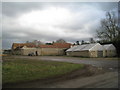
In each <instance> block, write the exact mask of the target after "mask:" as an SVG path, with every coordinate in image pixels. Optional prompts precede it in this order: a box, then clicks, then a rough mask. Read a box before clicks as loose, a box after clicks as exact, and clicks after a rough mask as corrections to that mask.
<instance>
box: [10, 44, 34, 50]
mask: <svg viewBox="0 0 120 90" xmlns="http://www.w3.org/2000/svg"><path fill="white" fill-rule="evenodd" d="M23 46H27V47H35V45H34V44H32V43H13V45H12V48H13V49H16V48H22V47H23Z"/></svg>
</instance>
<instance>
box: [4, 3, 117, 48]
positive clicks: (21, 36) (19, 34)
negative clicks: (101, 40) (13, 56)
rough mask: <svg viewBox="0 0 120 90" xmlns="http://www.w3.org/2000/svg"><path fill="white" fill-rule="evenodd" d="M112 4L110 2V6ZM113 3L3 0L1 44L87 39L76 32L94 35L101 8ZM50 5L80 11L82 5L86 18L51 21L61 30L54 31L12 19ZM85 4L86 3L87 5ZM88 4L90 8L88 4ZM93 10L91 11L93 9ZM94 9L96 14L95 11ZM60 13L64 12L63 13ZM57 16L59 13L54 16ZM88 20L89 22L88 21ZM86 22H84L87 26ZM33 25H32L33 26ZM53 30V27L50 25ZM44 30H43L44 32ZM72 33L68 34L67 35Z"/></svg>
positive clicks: (108, 8)
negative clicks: (5, 0)
mask: <svg viewBox="0 0 120 90" xmlns="http://www.w3.org/2000/svg"><path fill="white" fill-rule="evenodd" d="M111 5H112V6H111ZM116 5H117V3H40V2H39V3H38V2H37V3H36V2H29V3H28V2H27V3H26V2H16V3H15V2H9V3H8V2H4V3H2V8H3V32H2V33H3V40H2V43H3V48H8V47H9V48H10V47H11V45H12V43H13V42H25V41H28V40H31V41H32V40H41V41H42V40H43V41H55V40H57V39H59V38H63V39H65V40H66V41H68V42H75V41H77V40H78V41H81V40H89V39H88V37H86V36H85V37H81V38H80V37H79V33H81V32H83V34H85V33H87V34H90V35H91V36H94V35H95V30H96V29H97V27H98V26H99V21H100V19H101V17H104V16H103V15H104V12H105V11H110V10H111V9H113V8H116ZM50 6H56V7H57V6H58V7H64V8H67V9H69V10H70V11H71V12H72V13H77V12H85V11H81V7H82V6H84V7H86V8H88V9H90V10H89V12H86V14H87V15H86V16H87V18H82V15H79V17H76V18H73V20H72V21H71V22H66V23H63V24H61V25H54V26H53V27H54V28H58V29H61V30H62V32H63V35H62V34H59V33H56V32H57V31H53V32H50V31H49V30H48V31H47V30H46V29H45V28H44V29H38V30H35V29H34V28H31V27H27V28H26V27H21V26H20V25H19V24H17V22H16V21H15V20H16V19H17V18H18V16H21V15H22V14H24V13H27V12H30V11H32V10H33V11H34V10H44V9H47V8H48V7H50ZM87 6H88V7H87ZM89 7H92V8H89ZM94 10H95V11H94ZM96 13H98V14H96ZM63 14H64V13H63ZM58 18H59V17H58ZM89 24H90V25H89ZM87 25H88V26H87ZM33 27H34V26H33ZM53 30H55V29H53ZM44 31H46V32H44ZM71 34H72V35H71Z"/></svg>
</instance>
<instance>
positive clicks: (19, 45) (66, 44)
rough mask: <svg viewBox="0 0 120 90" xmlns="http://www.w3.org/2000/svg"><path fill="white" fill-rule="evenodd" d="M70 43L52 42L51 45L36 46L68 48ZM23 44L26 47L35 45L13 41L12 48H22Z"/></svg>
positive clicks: (41, 46)
mask: <svg viewBox="0 0 120 90" xmlns="http://www.w3.org/2000/svg"><path fill="white" fill-rule="evenodd" d="M71 45H72V44H70V43H54V44H53V45H39V46H37V47H40V48H70V47H71ZM23 46H27V47H31V48H32V47H36V45H34V44H32V43H13V45H12V48H13V49H17V48H22V47H23Z"/></svg>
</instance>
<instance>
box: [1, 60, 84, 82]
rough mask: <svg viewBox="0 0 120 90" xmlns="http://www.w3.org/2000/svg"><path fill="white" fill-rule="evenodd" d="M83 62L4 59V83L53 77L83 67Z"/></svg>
mask: <svg viewBox="0 0 120 90" xmlns="http://www.w3.org/2000/svg"><path fill="white" fill-rule="evenodd" d="M83 67H84V65H83V64H72V63H66V62H55V61H41V60H39V61H38V60H25V59H17V60H15V59H14V60H3V65H2V78H3V84H5V83H16V82H25V81H32V80H38V79H45V78H51V77H55V76H59V75H63V74H65V73H68V72H71V71H74V70H76V69H82V68H83Z"/></svg>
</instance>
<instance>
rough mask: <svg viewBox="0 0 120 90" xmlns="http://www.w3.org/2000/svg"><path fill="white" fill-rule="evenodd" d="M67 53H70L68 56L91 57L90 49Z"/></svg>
mask: <svg viewBox="0 0 120 90" xmlns="http://www.w3.org/2000/svg"><path fill="white" fill-rule="evenodd" d="M67 55H68V56H82V57H90V54H89V51H76V52H67Z"/></svg>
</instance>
